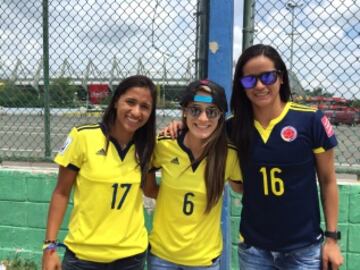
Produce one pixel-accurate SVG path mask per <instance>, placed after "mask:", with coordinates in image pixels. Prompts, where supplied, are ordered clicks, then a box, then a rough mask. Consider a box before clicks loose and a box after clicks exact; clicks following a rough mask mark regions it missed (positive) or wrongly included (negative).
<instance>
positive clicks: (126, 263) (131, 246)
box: [43, 75, 156, 270]
mask: <svg viewBox="0 0 360 270" xmlns="http://www.w3.org/2000/svg"><path fill="white" fill-rule="evenodd" d="M155 101H156V91H155V86H154V84H153V82H152V81H151V80H150V79H149V78H147V77H145V76H139V75H137V76H132V77H128V78H126V79H124V80H123V81H122V82H121V83H120V84H119V86H118V87H117V89H116V90H115V92H114V94H113V97H112V99H111V101H110V104H109V106H108V108H107V109H106V110H105V113H104V115H103V118H102V122H101V123H100V124H95V125H84V126H81V127H75V128H73V129H72V130H71V132H70V134H69V136H68V138H67V140H66V142H65V144H64V146H63V148H62V149H61V150H60V152H59V153H58V154H57V155H56V157H55V162H56V163H57V164H59V175H58V182H57V185H56V187H55V190H54V192H53V195H52V198H51V203H50V209H49V216H48V224H47V231H46V236H45V243H44V247H43V250H44V251H43V270H54V269H62V270H78V269H79V270H85V269H94V270H102V269H107V270H115V269H116V270H141V269H143V268H144V263H145V258H146V249H147V246H148V238H147V231H146V228H145V226H144V213H143V198H142V190H141V183H143V182H144V181H143V180H144V177H145V176H146V173H147V172H148V169H149V161H150V157H151V155H152V152H153V149H154V145H155V134H156V133H155ZM72 188H74V207H73V210H72V213H71V218H70V222H69V231H68V234H67V236H66V238H65V241H64V244H65V245H66V252H65V255H64V259H63V262H62V265H61V263H60V260H59V257H58V255H57V253H56V248H57V247H58V246H59V244H58V243H57V242H56V239H57V235H58V231H59V227H60V225H61V223H62V220H63V217H64V214H65V211H66V208H67V204H68V201H69V196H70V192H71V189H72Z"/></svg>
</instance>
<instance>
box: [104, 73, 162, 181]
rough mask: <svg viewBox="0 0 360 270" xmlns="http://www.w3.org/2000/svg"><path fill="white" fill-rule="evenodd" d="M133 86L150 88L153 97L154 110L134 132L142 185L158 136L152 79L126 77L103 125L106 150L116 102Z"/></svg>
mask: <svg viewBox="0 0 360 270" xmlns="http://www.w3.org/2000/svg"><path fill="white" fill-rule="evenodd" d="M133 87H144V88H147V89H149V91H150V94H151V97H152V110H151V114H150V117H149V119H148V121H147V122H146V123H145V125H143V126H142V127H140V128H139V129H137V130H136V131H135V133H134V137H133V140H134V144H135V159H136V160H137V162H138V164H139V165H140V169H141V186H143V183H144V181H145V177H146V174H147V173H148V170H149V163H150V160H151V155H152V153H153V150H154V147H155V138H156V123H155V112H156V88H155V85H154V83H153V82H152V80H151V79H149V78H148V77H146V76H143V75H135V76H131V77H128V78H126V79H124V80H123V81H122V82H121V83H120V84H119V85H118V86H117V88H116V90H115V92H114V94H113V96H112V98H111V100H110V103H109V105H108V107H107V108H106V110H105V112H104V115H103V117H102V125H103V127H104V132H105V136H106V152H107V149H108V146H109V140H110V131H111V128H112V127H113V125H114V124H115V121H116V109H115V104H116V102H117V101H118V100H119V98H120V97H121V96H122V95H123V94H125V93H126V91H127V90H128V89H130V88H133Z"/></svg>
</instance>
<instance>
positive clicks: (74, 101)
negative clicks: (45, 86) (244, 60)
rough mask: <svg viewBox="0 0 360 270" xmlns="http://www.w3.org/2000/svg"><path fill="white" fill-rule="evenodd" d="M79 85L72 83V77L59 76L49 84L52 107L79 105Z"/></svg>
mask: <svg viewBox="0 0 360 270" xmlns="http://www.w3.org/2000/svg"><path fill="white" fill-rule="evenodd" d="M77 90H78V87H77V86H76V85H74V84H72V83H71V79H70V78H57V79H53V80H52V81H51V84H50V85H49V95H50V107H52V108H73V107H77V106H79V100H78V97H77Z"/></svg>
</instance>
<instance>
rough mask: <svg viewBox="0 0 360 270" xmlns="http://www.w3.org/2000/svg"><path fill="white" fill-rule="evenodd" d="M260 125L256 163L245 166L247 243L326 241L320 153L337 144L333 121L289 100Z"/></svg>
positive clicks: (270, 245)
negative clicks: (319, 180)
mask: <svg viewBox="0 0 360 270" xmlns="http://www.w3.org/2000/svg"><path fill="white" fill-rule="evenodd" d="M230 123H231V122H230ZM254 125H255V130H256V131H255V135H254V138H253V141H252V146H251V149H250V159H249V161H248V162H246V163H242V166H243V167H242V173H243V179H244V181H243V185H244V193H243V210H242V215H241V224H240V234H241V235H242V237H243V238H244V241H245V242H246V243H247V244H249V245H253V246H257V247H260V248H264V249H268V250H274V251H286V250H291V249H293V248H298V247H301V246H305V245H308V244H310V243H313V242H316V241H318V240H320V239H321V238H322V231H321V229H320V210H319V200H318V194H317V185H316V164H315V155H316V154H318V153H322V152H324V151H327V150H329V149H331V148H333V147H334V146H336V145H337V141H336V138H335V134H334V131H333V128H332V126H331V124H330V122H329V120H328V119H327V118H326V116H325V115H323V113H322V112H321V111H319V110H316V109H313V108H310V107H308V106H304V105H300V104H296V103H292V102H288V103H287V104H286V106H285V108H284V110H283V112H282V114H281V115H280V116H279V117H277V118H275V119H273V120H272V121H271V122H270V124H269V126H268V127H267V128H266V129H264V128H263V127H262V126H261V125H260V124H259V123H258V122H257V121H255V122H254Z"/></svg>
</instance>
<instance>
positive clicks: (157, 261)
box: [147, 253, 220, 270]
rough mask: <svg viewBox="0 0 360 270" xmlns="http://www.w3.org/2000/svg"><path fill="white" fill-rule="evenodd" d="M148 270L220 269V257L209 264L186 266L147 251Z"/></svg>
mask: <svg viewBox="0 0 360 270" xmlns="http://www.w3.org/2000/svg"><path fill="white" fill-rule="evenodd" d="M147 269H148V270H220V257H218V258H215V259H214V260H213V263H212V265H209V266H186V265H181V264H176V263H172V262H169V261H167V260H164V259H161V258H159V257H158V256H156V255H154V254H151V253H149V254H148V259H147Z"/></svg>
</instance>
